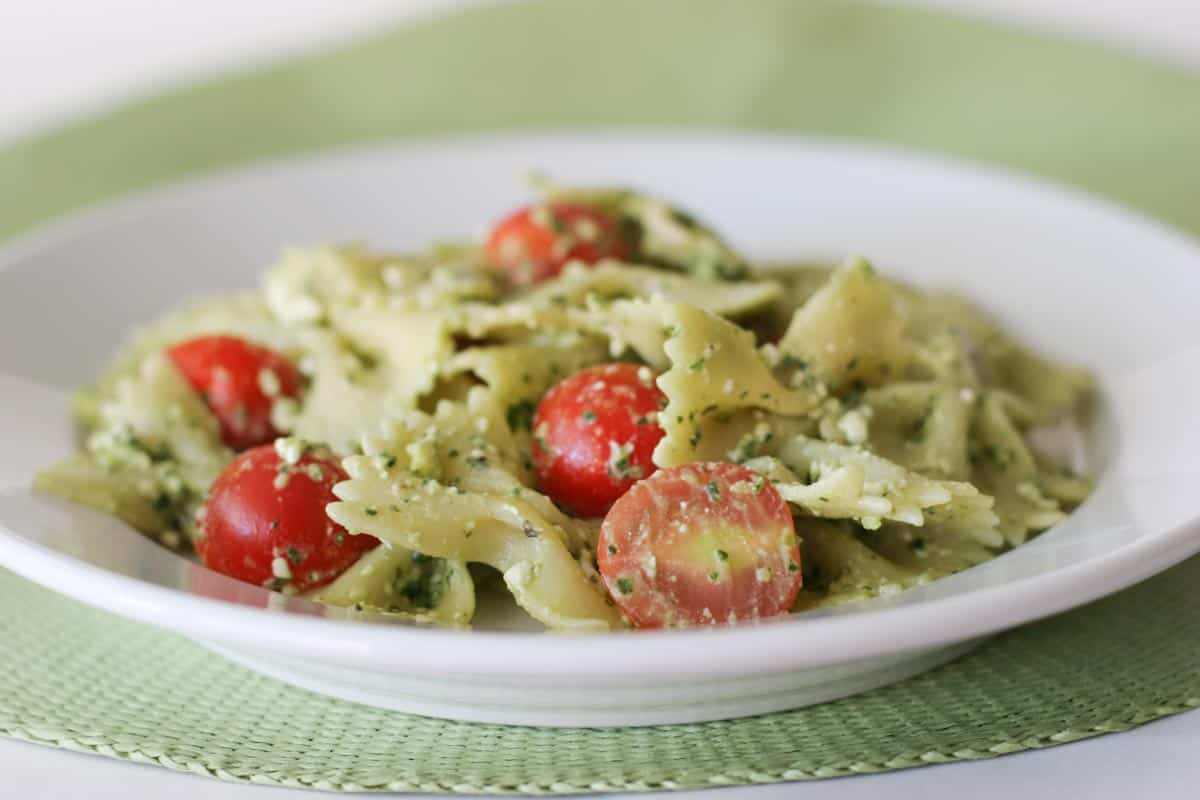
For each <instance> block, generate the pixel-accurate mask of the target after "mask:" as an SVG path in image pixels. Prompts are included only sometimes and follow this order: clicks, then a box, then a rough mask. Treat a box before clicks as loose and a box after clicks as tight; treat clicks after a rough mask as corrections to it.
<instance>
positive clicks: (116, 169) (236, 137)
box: [0, 0, 1200, 793]
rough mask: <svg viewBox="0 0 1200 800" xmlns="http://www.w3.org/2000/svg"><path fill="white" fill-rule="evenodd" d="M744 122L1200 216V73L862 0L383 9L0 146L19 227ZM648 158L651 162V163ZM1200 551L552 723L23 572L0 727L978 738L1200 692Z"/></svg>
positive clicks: (523, 773) (752, 779)
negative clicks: (441, 697)
mask: <svg viewBox="0 0 1200 800" xmlns="http://www.w3.org/2000/svg"><path fill="white" fill-rule="evenodd" d="M614 125H654V126H671V125H688V126H705V127H742V128H752V129H759V130H775V131H793V132H806V133H816V134H821V135H834V136H847V137H854V138H860V139H862V138H865V139H874V140H881V141H887V142H892V143H900V144H905V145H910V146H917V147H922V148H928V149H934V150H939V151H943V152H949V153H953V154H957V155H963V156H968V157H973V158H978V159H983V160H988V161H992V162H997V163H1002V164H1007V165H1010V166H1015V167H1018V168H1024V169H1028V170H1032V171H1036V172H1040V173H1042V174H1045V175H1049V176H1051V177H1055V178H1058V179H1060V180H1065V181H1068V182H1071V183H1074V184H1076V185H1079V186H1083V187H1085V188H1089V189H1092V190H1095V191H1099V192H1102V193H1105V194H1107V195H1109V196H1112V197H1115V198H1117V199H1119V200H1122V201H1124V202H1126V203H1128V204H1130V205H1133V206H1135V207H1138V208H1140V209H1142V210H1144V211H1148V212H1150V213H1153V214H1155V215H1157V216H1159V217H1161V218H1164V219H1166V220H1168V221H1170V222H1173V223H1175V224H1177V225H1179V226H1181V227H1184V228H1187V229H1190V230H1192V231H1193V232H1196V231H1200V203H1197V202H1196V195H1195V187H1197V186H1200V159H1198V158H1196V157H1195V146H1196V142H1200V76H1197V75H1192V74H1188V73H1186V72H1184V71H1183V70H1180V69H1174V68H1170V67H1166V66H1162V65H1156V64H1152V63H1149V62H1145V61H1141V60H1138V59H1134V58H1131V57H1127V56H1124V55H1120V54H1116V53H1113V52H1109V51H1106V50H1103V49H1100V48H1096V47H1093V46H1088V45H1082V44H1076V43H1069V42H1064V41H1057V40H1053V39H1048V38H1041V37H1034V36H1030V35H1027V34H1022V33H1018V32H1015V31H1011V30H1007V29H1004V28H1000V27H994V26H989V25H984V24H980V23H974V22H966V21H963V20H959V19H956V18H953V17H949V16H943V15H935V14H929V13H924V12H916V11H911V10H904V9H898V8H888V7H870V6H863V5H857V4H849V3H842V2H815V1H814V2H800V1H799V0H797V2H791V1H790V0H736V1H734V0H730V2H717V1H716V0H711V1H709V0H647V1H646V2H639V1H638V0H580V1H579V2H575V1H574V0H563V1H562V2H537V3H531V4H523V5H519V6H503V7H498V8H487V9H482V10H476V11H471V12H469V13H464V14H461V15H457V16H454V17H448V18H443V19H438V20H434V21H431V22H426V23H423V24H420V25H417V26H412V27H407V28H403V29H400V30H397V31H390V32H386V33H383V34H381V35H378V36H376V37H374V38H372V39H370V40H368V41H365V42H362V43H358V44H354V45H351V46H347V47H343V48H340V49H338V50H337V51H334V52H329V53H326V54H322V55H318V56H313V57H308V58H305V59H302V60H297V61H292V62H288V63H284V64H279V65H276V66H271V67H267V68H262V69H259V70H256V71H253V72H251V73H247V74H244V75H238V76H235V77H231V78H227V79H223V80H220V81H215V82H211V83H207V84H203V85H199V86H195V87H190V88H186V89H182V90H179V91H176V92H173V93H170V94H167V95H163V96H160V97H156V98H153V99H151V100H148V101H143V102H140V103H138V104H136V105H132V106H129V107H125V108H122V109H118V110H116V111H113V112H112V113H110V114H107V115H104V116H100V117H96V118H93V119H89V120H86V121H84V122H81V123H78V124H75V125H73V126H71V127H68V128H64V129H61V130H58V131H55V132H51V133H48V134H44V135H40V136H38V137H36V138H31V139H28V140H26V141H24V142H20V143H17V144H16V145H14V146H12V147H9V148H8V149H6V150H4V151H0V186H2V187H4V190H3V191H0V238H2V237H4V236H6V235H9V234H12V233H15V232H18V231H20V230H23V229H25V228H27V227H29V226H30V225H32V224H34V223H36V222H39V221H41V220H44V219H47V218H49V217H51V216H53V215H55V214H59V213H61V212H63V211H65V210H68V209H71V208H75V207H78V206H80V205H84V204H87V203H90V202H94V201H97V200H101V199H103V198H106V197H108V196H111V195H113V194H115V193H119V192H123V191H127V190H131V189H135V188H140V187H144V186H147V185H151V184H154V183H157V182H161V181H163V180H166V179H169V178H173V177H177V176H180V175H183V174H188V173H194V172H198V171H203V170H205V169H210V168H213V167H218V166H227V165H229V164H233V163H237V162H242V161H247V160H251V159H255V158H260V157H264V156H276V155H280V154H283V153H288V152H296V151H301V150H306V149H311V148H315V147H321V146H328V145H339V144H346V143H355V142H368V141H379V140H383V139H388V138H397V137H414V136H429V135H433V134H438V133H444V132H469V131H485V130H496V129H507V130H514V129H546V128H554V127H595V126H614ZM632 177H636V176H632ZM1198 655H1200V560H1193V561H1191V562H1188V563H1187V564H1184V565H1182V566H1180V567H1177V568H1175V569H1174V570H1172V571H1171V572H1169V573H1167V574H1165V575H1162V576H1159V577H1157V578H1155V579H1153V580H1151V581H1149V582H1147V583H1145V584H1142V585H1141V586H1139V587H1135V588H1134V589H1131V590H1128V591H1126V592H1124V593H1122V594H1120V595H1117V596H1115V597H1113V598H1110V599H1107V600H1104V601H1102V602H1100V603H1096V604H1094V605H1091V606H1089V607H1087V608H1085V609H1082V610H1079V611H1075V612H1072V613H1070V614H1067V615H1064V616H1061V617H1058V618H1055V619H1053V620H1050V621H1047V622H1043V623H1040V624H1037V625H1034V626H1030V627H1026V628H1023V629H1021V630H1018V631H1015V632H1012V633H1009V634H1006V635H1004V636H1001V637H998V638H997V639H995V640H993V641H992V642H990V643H988V644H987V645H986V646H985V647H983V648H982V649H981V650H979V651H977V652H975V653H973V654H972V655H970V656H967V657H965V658H963V659H960V660H958V661H956V662H954V663H952V664H950V665H948V666H946V667H943V668H941V669H938V670H936V671H934V672H931V673H928V674H926V675H924V676H921V677H918V678H916V679H913V680H910V681H907V682H905V683H903V684H900V685H897V686H893V687H889V688H885V689H881V690H877V691H874V692H871V693H868V694H865V695H860V696H858V697H854V698H850V699H847V700H843V701H838V702H835V703H829V704H826V705H823V706H818V707H814V708H810V709H803V710H799V711H795V712H789V713H783V714H775V715H770V716H764V717H759V718H753V719H746V720H737V721H731V722H719V723H710V724H704V725H683V726H670V727H661V728H644V729H627V730H552V729H531V728H510V727H502V726H494V725H471V724H465V723H456V722H445V721H439V720H432V719H426V718H421V717H414V716H408V715H403V714H398V713H393V712H385V711H379V710H375V709H370V708H364V707H362V706H357V705H354V704H351V703H345V702H341V701H336V700H331V699H327V698H323V697H320V696H317V695H313V694H311V693H308V692H305V691H302V690H299V689H294V688H291V687H288V686H285V685H283V684H280V683H278V682H276V681H273V680H270V679H268V678H265V677H262V676H259V675H257V674H255V673H253V672H249V671H247V670H245V669H242V668H240V667H237V666H234V665H232V664H230V663H228V662H226V661H224V660H223V659H221V658H219V657H217V656H215V655H212V654H211V653H209V652H207V651H206V650H204V649H202V648H200V647H198V646H196V645H194V644H192V643H190V642H188V641H186V640H183V639H180V638H178V637H175V636H173V635H170V634H165V633H162V632H159V631H156V630H154V629H151V628H148V627H145V626H141V625H137V624H134V623H131V622H127V621H124V620H121V619H118V618H115V617H112V616H109V615H107V614H104V613H102V612H99V611H95V610H91V609H89V608H86V607H84V606H82V605H79V604H77V603H75V602H73V601H70V600H66V599H64V598H62V597H59V596H57V595H55V594H53V593H52V592H49V591H47V590H45V589H41V588H38V587H36V586H34V585H32V584H30V583H28V582H26V581H24V580H21V579H19V578H17V577H15V576H13V575H11V574H9V573H6V572H3V571H0V732H4V733H6V734H8V735H11V736H16V737H20V738H24V739H29V740H32V741H36V742H42V743H47V744H54V745H58V746H62V747H68V748H73V749H81V750H88V751H92V752H97V753H102V754H106V755H110V756H116V757H121V758H129V759H133V760H138V761H148V762H155V763H159V764H162V765H164V766H168V767H171V768H175V769H181V770H188V771H193V772H198V773H201V774H207V775H213V776H216V777H220V778H226V779H236V780H247V781H254V782H260V783H274V784H280V785H288V786H311V787H319V788H326V789H346V790H359V789H381V790H383V789H387V790H393V791H395V790H425V791H439V790H440V791H449V792H530V793H533V792H540V793H562V792H588V791H612V790H620V789H633V790H636V789H650V788H673V787H679V788H683V787H703V786H714V785H724V784H736V783H756V782H771V781H781V780H800V779H808V778H821V777H829V776H836V775H845V774H852V773H864V772H875V771H881V770H890V769H900V768H904V767H910V766H916V765H921V764H928V763H939V762H945V761H955V760H964V759H974V758H985V757H990V756H994V755H1002V754H1005V753H1011V752H1014V751H1018V750H1022V749H1027V748H1036V747H1044V746H1049V745H1053V744H1057V743H1062V742H1069V741H1073V740H1076V739H1080V738H1084V737H1088V736H1093V735H1096V734H1100V733H1107V732H1110V731H1118V730H1124V729H1126V728H1129V727H1131V726H1134V725H1137V724H1140V723H1142V722H1146V721H1148V720H1151V719H1154V718H1157V717H1160V716H1163V715H1166V714H1171V713H1175V712H1178V711H1181V710H1184V709H1187V708H1192V707H1195V706H1197V705H1200V658H1197V656H1198Z"/></svg>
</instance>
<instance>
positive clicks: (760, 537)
mask: <svg viewBox="0 0 1200 800" xmlns="http://www.w3.org/2000/svg"><path fill="white" fill-rule="evenodd" d="M598 549H599V552H598V555H597V558H598V561H599V566H600V573H601V575H602V576H603V578H604V583H605V585H606V586H607V588H608V591H609V594H610V595H611V596H612V598H613V600H614V602H616V603H617V605H618V606H619V607H620V608H621V610H622V611H624V612H625V615H626V616H628V617H629V619H630V620H631V621H632V622H633V623H634V625H636V626H637V627H639V628H662V627H672V626H686V625H723V624H730V623H735V622H743V621H748V620H758V619H764V618H766V617H773V616H776V615H778V614H785V613H787V612H788V611H789V610H790V609H791V607H792V603H794V602H795V600H796V595H797V593H798V592H799V591H800V585H801V581H802V578H801V574H800V548H799V545H798V543H797V540H796V528H795V525H794V523H793V522H792V515H791V511H790V510H789V509H788V505H787V503H786V502H785V501H784V499H783V498H782V497H781V496H780V494H779V492H778V491H776V489H775V487H773V486H772V485H771V484H770V482H769V481H767V480H766V479H764V478H763V477H762V476H761V475H758V474H757V473H755V472H753V471H751V470H750V469H747V468H746V467H743V466H740V465H738V464H725V463H698V464H687V465H684V466H681V467H673V468H671V469H665V470H660V471H658V472H656V473H654V474H653V475H652V476H650V477H649V478H647V479H646V480H643V481H640V482H638V483H637V484H635V485H634V486H633V487H632V488H631V489H630V490H629V491H628V492H626V493H625V494H624V495H622V496H621V498H620V499H619V500H617V502H616V503H615V504H614V505H613V507H612V509H611V510H610V511H609V512H608V515H607V516H606V517H605V518H604V524H603V525H602V526H601V529H600V540H599V548H598Z"/></svg>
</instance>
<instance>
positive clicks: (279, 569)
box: [271, 556, 292, 581]
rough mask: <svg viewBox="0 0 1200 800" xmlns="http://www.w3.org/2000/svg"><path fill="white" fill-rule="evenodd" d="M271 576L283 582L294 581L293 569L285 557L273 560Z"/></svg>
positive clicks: (277, 557)
mask: <svg viewBox="0 0 1200 800" xmlns="http://www.w3.org/2000/svg"><path fill="white" fill-rule="evenodd" d="M271 574H272V575H274V576H275V577H276V578H279V580H281V581H290V580H291V579H292V568H291V566H289V565H288V562H287V559H286V558H284V557H283V556H276V557H275V558H274V559H272V560H271Z"/></svg>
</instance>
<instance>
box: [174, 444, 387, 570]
mask: <svg viewBox="0 0 1200 800" xmlns="http://www.w3.org/2000/svg"><path fill="white" fill-rule="evenodd" d="M344 480H346V473H345V472H343V471H342V468H341V466H340V465H339V464H338V462H337V459H336V458H334V457H333V456H332V455H327V454H323V453H319V452H313V451H311V450H310V451H306V452H304V453H302V454H300V455H299V457H298V458H295V459H292V460H291V463H289V462H288V461H284V460H283V459H282V458H281V457H280V455H279V453H278V452H277V451H276V449H275V447H274V446H273V445H269V444H268V445H261V446H259V447H255V448H254V449H252V450H247V451H246V452H244V453H242V454H241V455H239V456H238V457H237V458H235V459H234V460H233V461H232V462H230V464H229V466H227V467H226V468H225V470H224V471H223V472H222V473H221V475H220V476H219V477H218V478H217V480H216V482H215V483H214V484H213V486H212V490H211V491H210V492H209V495H208V501H207V502H206V503H205V506H204V512H203V519H202V520H201V524H200V528H201V532H202V534H203V535H202V536H201V537H200V538H199V539H198V540H197V541H196V552H197V553H198V554H199V555H200V558H201V559H202V560H203V561H204V564H205V565H206V566H207V567H209V568H210V569H214V570H216V571H217V572H222V573H224V574H226V575H229V576H231V577H234V578H237V579H238V580H243V581H246V582H247V583H254V584H258V585H259V586H268V587H271V588H276V589H282V588H284V587H287V586H291V587H293V588H294V589H295V590H296V591H297V592H305V591H308V590H309V589H315V588H317V587H319V586H324V585H325V584H327V583H329V582H330V581H332V580H333V579H334V578H336V577H337V576H338V575H340V574H342V573H343V572H345V571H346V569H347V568H348V567H350V565H351V564H353V563H354V562H355V561H357V560H358V558H359V556H361V555H362V554H363V553H365V552H366V551H368V550H370V549H371V548H373V547H375V546H376V545H377V544H379V541H378V540H377V539H375V537H373V536H367V535H365V534H357V535H354V536H351V535H350V534H348V533H347V532H346V529H345V528H343V527H341V526H340V525H338V524H337V523H335V522H334V521H333V520H331V519H329V517H328V516H327V515H326V513H325V506H327V505H329V504H330V503H332V502H334V501H335V500H336V499H337V498H335V497H334V496H333V486H334V484H336V483H338V482H339V481H344Z"/></svg>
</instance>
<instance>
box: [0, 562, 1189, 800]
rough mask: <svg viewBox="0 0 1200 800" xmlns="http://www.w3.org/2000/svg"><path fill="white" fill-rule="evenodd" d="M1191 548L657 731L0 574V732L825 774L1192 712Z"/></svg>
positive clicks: (379, 779)
mask: <svg viewBox="0 0 1200 800" xmlns="http://www.w3.org/2000/svg"><path fill="white" fill-rule="evenodd" d="M1198 587H1200V559H1193V560H1191V561H1189V562H1187V563H1185V564H1183V565H1181V566H1179V567H1176V568H1174V569H1173V570H1171V571H1170V572H1168V573H1165V574H1164V575H1161V576H1159V577H1157V578H1154V579H1153V580H1151V581H1148V582H1146V583H1143V584H1141V585H1140V586H1137V587H1134V588H1133V589H1130V590H1127V591H1126V592H1124V593H1122V594H1119V595H1116V596H1114V597H1112V598H1109V599H1107V600H1103V601H1101V602H1099V603H1095V604H1093V605H1091V606H1088V607H1086V608H1084V609H1082V610H1079V611H1075V612H1072V613H1069V614H1065V615H1063V616H1060V617H1056V618H1055V619H1052V620H1049V621H1047V622H1043V623H1040V624H1037V625H1033V626H1029V627H1025V628H1022V629H1020V630H1017V631H1014V632H1011V633H1007V634H1004V635H1002V636H1000V637H998V638H996V639H994V640H993V641H991V642H989V643H987V644H986V645H984V646H983V648H982V649H980V650H978V651H976V652H975V653H973V654H971V655H968V656H965V657H963V658H961V659H959V660H958V661H955V662H953V663H952V664H949V665H947V666H945V667H942V668H940V669H937V670H934V671H932V672H929V673H926V674H925V675H922V676H919V677H917V678H914V679H911V680H908V681H905V682H904V683H901V684H897V685H895V686H890V687H887V688H884V689H878V690H876V691H873V692H870V693H868V694H864V695H859V696H857V697H852V698H849V699H846V700H840V701H837V702H833V703H827V704H825V705H821V706H815V707H812V708H807V709H801V710H798V711H792V712H787V713H782V714H770V715H767V716H762V717H754V718H750V719H743V720H733V721H729V722H711V723H704V724H700V725H670V726H662V727H656V728H626V729H617V730H606V729H554V728H518V727H506V726H499V725H473V724H468V723H462V722H449V721H444V720H436V719H429V718H426V717H417V716H410V715H407V714H398V713H395V712H390V711H381V710H377V709H373V708H366V707H363V706H358V705H355V704H353V703H346V702H342V701H339V700H333V699H329V698H326V697H322V696H319V695H315V694H312V693H310V692H306V691H304V690H302V689H295V688H292V687H290V686H287V685H284V684H282V683H279V682H277V681H274V680H272V679H270V678H266V677H263V676H261V675H258V674H256V673H254V672H251V671H249V670H246V669H244V668H242V667H239V666H236V665H234V664H232V663H230V662H227V661H225V660H224V659H221V658H218V657H217V656H214V655H212V654H211V653H209V652H208V651H207V650H205V649H203V648H202V647H200V646H199V645H196V644H193V643H191V642H188V641H186V640H184V639H181V638H178V637H176V636H174V635H172V634H167V633H162V632H159V631H156V630H154V629H152V628H149V627H146V626H143V625H139V624H137V623H133V622H128V621H125V620H122V619H119V618H116V617H112V616H110V615H108V614H105V613H103V612H100V611H96V610H93V609H90V608H88V607H85V606H83V605H80V604H78V603H76V602H74V601H72V600H67V599H65V598H63V597H61V596H59V595H56V594H54V593H52V592H50V591H48V590H46V589H42V588H40V587H37V586H34V585H33V584H30V583H28V582H26V581H24V580H22V579H19V578H16V577H15V576H13V575H11V574H10V573H6V572H0V606H2V607H3V608H4V613H3V615H0V642H3V648H2V649H0V731H3V732H5V733H7V734H9V735H10V736H17V737H20V738H23V739H28V740H31V741H35V742H42V743H47V744H53V745H58V746H61V747H69V748H72V749H79V750H90V751H94V752H98V753H102V754H105V755H110V756H118V757H121V758H130V759H134V760H137V761H145V762H156V763H159V764H162V765H164V766H167V767H171V768H173V769H179V770H186V771H189V772H196V773H200V774H204V775H212V776H215V777H219V778H226V779H231V780H233V779H236V780H248V781H253V782H256V783H272V784H279V785H284V786H306V787H316V788H322V789H343V790H359V791H362V790H371V789H378V790H391V791H418V790H420V791H446V792H524V793H547V794H552V793H570V792H601V791H614V790H640V789H661V788H688V787H711V786H720V785H728V784H737V783H767V782H773V781H787V780H804V779H810V778H827V777H834V776H839V775H851V774H856V773H869V772H880V771H884V770H892V769H901V768H904V767H912V766H919V765H922V764H937V763H943V762H947V761H959V760H965V759H977V758H988V757H991V756H997V755H1004V754H1007V753H1013V752H1016V751H1018V750H1025V749H1029V748H1038V747H1047V746H1051V745H1055V744H1062V743H1065V742H1072V741H1075V740H1078V739H1083V738H1086V737H1089V736H1095V735H1097V734H1102V733H1110V732H1113V731H1122V730H1126V729H1128V728H1131V727H1133V726H1135V725H1138V724H1141V723H1143V722H1147V721H1149V720H1152V719H1155V718H1157V717H1161V716H1164V715H1166V714H1173V713H1176V712H1179V711H1183V710H1185V709H1189V708H1195V707H1197V706H1200V659H1198V658H1197V655H1198V654H1200V603H1198V602H1197V596H1198V591H1197V588H1198Z"/></svg>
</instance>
